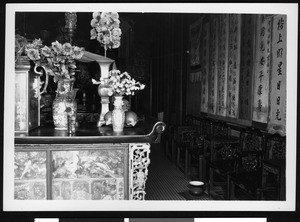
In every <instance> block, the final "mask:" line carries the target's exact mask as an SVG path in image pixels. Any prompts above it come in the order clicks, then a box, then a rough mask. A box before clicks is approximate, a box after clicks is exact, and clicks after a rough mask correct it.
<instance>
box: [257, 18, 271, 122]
mask: <svg viewBox="0 0 300 222" xmlns="http://www.w3.org/2000/svg"><path fill="white" fill-rule="evenodd" d="M271 23H272V17H270V16H267V15H258V19H257V23H256V38H255V39H256V44H255V74H254V89H253V116H252V120H253V121H256V122H261V123H267V121H268V112H269V77H270V66H271V64H270V56H271V28H272V26H271Z"/></svg>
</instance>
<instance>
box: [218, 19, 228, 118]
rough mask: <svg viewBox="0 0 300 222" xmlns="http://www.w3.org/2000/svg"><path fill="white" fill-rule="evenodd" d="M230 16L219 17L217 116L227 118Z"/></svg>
mask: <svg viewBox="0 0 300 222" xmlns="http://www.w3.org/2000/svg"><path fill="white" fill-rule="evenodd" d="M228 20H229V15H228V14H222V15H220V17H219V42H218V53H219V59H218V101H217V114H218V115H220V116H226V99H227V71H228V69H227V68H228V65H227V64H228V31H229V30H228V28H229V23H228V22H229V21H228Z"/></svg>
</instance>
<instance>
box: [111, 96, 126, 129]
mask: <svg viewBox="0 0 300 222" xmlns="http://www.w3.org/2000/svg"><path fill="white" fill-rule="evenodd" d="M122 99H123V97H122V96H115V101H114V110H113V111H112V126H113V131H114V132H122V131H123V130H124V123H125V112H124V110H123V108H122V105H123V100H122Z"/></svg>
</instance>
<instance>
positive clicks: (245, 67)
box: [239, 15, 255, 120]
mask: <svg viewBox="0 0 300 222" xmlns="http://www.w3.org/2000/svg"><path fill="white" fill-rule="evenodd" d="M254 30H255V16H254V15H243V19H242V29H241V32H242V34H241V35H242V36H243V38H242V39H241V45H242V47H241V61H240V62H241V64H240V87H239V90H240V92H239V118H240V119H244V120H251V119H252V116H251V114H252V77H253V47H254V41H253V39H254Z"/></svg>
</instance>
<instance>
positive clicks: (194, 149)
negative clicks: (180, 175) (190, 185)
mask: <svg viewBox="0 0 300 222" xmlns="http://www.w3.org/2000/svg"><path fill="white" fill-rule="evenodd" d="M203 142H204V137H203V135H201V134H200V133H197V134H194V135H193V138H191V144H190V147H189V148H188V149H187V151H188V165H187V167H188V170H187V171H188V176H189V177H191V178H192V179H193V180H200V181H202V182H207V181H206V161H205V157H204V146H203ZM193 169H195V170H196V172H197V173H196V176H194V175H195V174H194V170H193ZM192 171H193V172H192Z"/></svg>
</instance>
